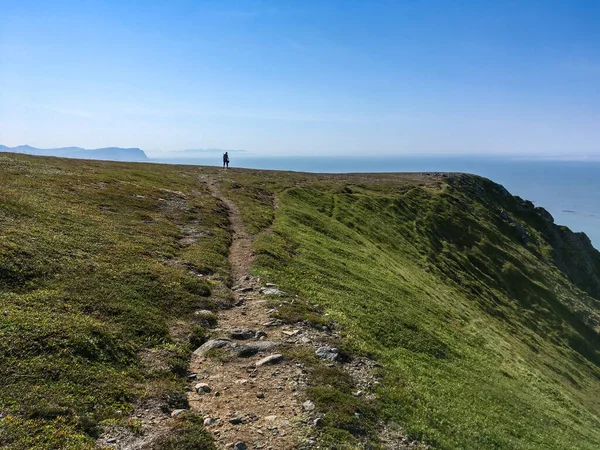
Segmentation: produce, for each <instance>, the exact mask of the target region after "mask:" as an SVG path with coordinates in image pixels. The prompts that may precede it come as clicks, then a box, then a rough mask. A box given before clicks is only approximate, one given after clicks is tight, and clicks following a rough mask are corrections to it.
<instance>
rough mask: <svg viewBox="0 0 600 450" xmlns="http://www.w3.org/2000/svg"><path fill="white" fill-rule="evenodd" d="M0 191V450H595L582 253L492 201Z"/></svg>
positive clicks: (306, 179) (140, 175) (236, 173)
mask: <svg viewBox="0 0 600 450" xmlns="http://www.w3.org/2000/svg"><path fill="white" fill-rule="evenodd" d="M0 178H1V179H2V184H0V194H1V195H0V311H3V312H4V314H3V315H2V316H0V335H1V336H2V337H1V339H0V355H1V357H2V361H3V364H2V366H1V367H0V376H1V377H2V379H3V383H2V385H1V386H0V446H2V447H5V448H11V449H20V448H65V449H80V448H84V449H85V448H90V449H91V448H94V446H96V445H99V446H105V447H108V448H131V449H133V448H155V449H175V448H177V449H188V448H189V449H192V448H196V449H197V448H205V449H212V448H227V445H229V444H231V445H230V446H229V448H231V446H233V444H234V443H236V442H237V441H240V442H239V443H238V445H236V448H237V449H238V450H240V449H243V448H244V447H243V445H247V447H248V448H269V447H271V448H337V449H346V448H380V449H384V448H385V449H397V448H444V449H446V448H471V449H482V448H508V449H564V448H580V449H595V448H598V447H600V431H599V430H600V420H599V419H598V416H599V413H600V395H599V394H600V253H599V252H598V251H596V250H595V249H594V248H593V247H592V246H591V244H590V242H589V239H587V237H586V236H585V235H584V234H582V233H573V232H571V231H570V230H569V229H568V228H566V227H563V226H560V225H557V224H555V223H554V220H553V218H552V216H551V215H550V214H549V213H548V212H547V211H545V210H544V209H543V208H539V207H535V206H534V205H533V204H532V203H531V202H528V201H527V200H523V199H521V198H519V197H515V196H512V195H511V194H510V193H509V192H507V191H506V190H505V189H504V188H503V187H502V186H500V185H498V184H495V183H494V182H492V181H490V180H487V179H484V178H481V177H478V176H476V175H468V174H441V173H421V174H416V173H415V174H400V173H398V174H339V175H328V174H306V173H294V172H277V171H259V170H244V169H230V170H228V171H223V170H221V169H218V168H208V167H197V166H169V165H145V164H135V163H109V162H99V161H80V160H67V159H59V158H46V157H34V156H25V155H15V154H2V155H0ZM265 357H271V359H270V360H269V361H267V362H266V363H264V362H263V361H262V360H263V358H265ZM269 363H272V365H269ZM242 441H243V442H244V443H245V444H243V445H242V443H241V442H242Z"/></svg>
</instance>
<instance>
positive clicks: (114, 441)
mask: <svg viewBox="0 0 600 450" xmlns="http://www.w3.org/2000/svg"><path fill="white" fill-rule="evenodd" d="M116 442H117V438H114V437H113V438H108V439H107V440H106V443H107V444H115V443H116Z"/></svg>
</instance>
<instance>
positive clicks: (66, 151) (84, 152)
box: [0, 145, 148, 162]
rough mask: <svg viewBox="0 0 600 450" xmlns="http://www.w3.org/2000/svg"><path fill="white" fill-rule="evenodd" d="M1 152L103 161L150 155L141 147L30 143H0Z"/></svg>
mask: <svg viewBox="0 0 600 450" xmlns="http://www.w3.org/2000/svg"><path fill="white" fill-rule="evenodd" d="M0 152H11V153H24V154H26V155H38V156H58V157H61V158H79V159H96V160H101V161H130V162H135V161H147V160H148V157H147V156H146V153H144V151H143V150H141V149H139V148H120V147H106V148H96V149H90V150H88V149H85V148H81V147H60V148H35V147H31V146H30V145H19V146H17V147H7V146H5V145H0Z"/></svg>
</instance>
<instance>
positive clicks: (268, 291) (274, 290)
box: [260, 287, 287, 296]
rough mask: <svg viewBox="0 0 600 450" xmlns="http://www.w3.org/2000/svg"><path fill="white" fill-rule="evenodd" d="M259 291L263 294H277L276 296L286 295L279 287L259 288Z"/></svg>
mask: <svg viewBox="0 0 600 450" xmlns="http://www.w3.org/2000/svg"><path fill="white" fill-rule="evenodd" d="M260 293H261V294H264V295H278V296H282V295H287V294H286V293H285V292H283V291H280V290H279V289H277V288H273V287H269V288H263V289H261V290H260Z"/></svg>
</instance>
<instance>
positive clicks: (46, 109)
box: [0, 0, 600, 156]
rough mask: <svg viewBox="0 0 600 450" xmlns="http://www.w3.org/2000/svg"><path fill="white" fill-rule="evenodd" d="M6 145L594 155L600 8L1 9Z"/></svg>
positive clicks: (323, 4)
mask: <svg viewBox="0 0 600 450" xmlns="http://www.w3.org/2000/svg"><path fill="white" fill-rule="evenodd" d="M0 143H1V144H5V145H18V144H30V145H34V146H37V147H58V146H70V145H78V146H82V147H87V148H94V147H105V146H121V147H140V148H142V149H144V150H146V151H148V153H149V154H152V153H153V151H166V150H170V149H187V148H205V147H218V148H226V149H227V148H232V149H246V150H248V151H250V152H253V153H256V154H275V153H277V154H282V155H313V154H320V155H324V154H347V155H357V154H366V155H370V154H422V153H449V154H453V153H460V154H464V153H476V154H497V153H510V154H519V155H531V154H535V155H560V156H570V155H586V154H587V155H595V156H599V155H600V1H598V0H591V1H577V0H570V1H540V2H537V1H525V0H519V1H481V2H479V1H456V0H452V1H450V0H443V1H417V0H410V1H408V0H407V1H390V2H383V1H380V2H375V1H369V2H367V1H363V2H353V1H349V0H344V1H339V2H336V1H324V0H321V1H315V2H309V1H298V2H292V1H288V2H283V1H273V2H267V1H264V2H250V1H240V2H228V1H215V2H202V1H189V2H183V1H180V2H178V1H150V0H145V1H139V2H131V1H114V2H109V1H90V2H88V1H81V0H80V1H68V2H60V1H39V2H30V1H26V0H19V1H14V0H0Z"/></svg>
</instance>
